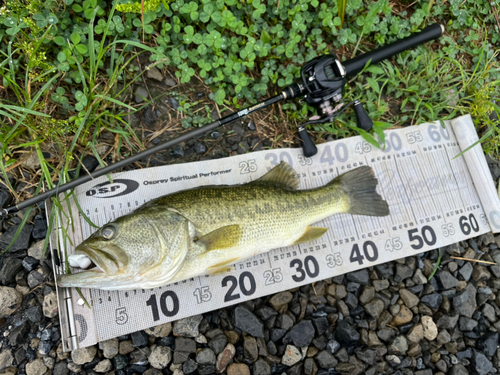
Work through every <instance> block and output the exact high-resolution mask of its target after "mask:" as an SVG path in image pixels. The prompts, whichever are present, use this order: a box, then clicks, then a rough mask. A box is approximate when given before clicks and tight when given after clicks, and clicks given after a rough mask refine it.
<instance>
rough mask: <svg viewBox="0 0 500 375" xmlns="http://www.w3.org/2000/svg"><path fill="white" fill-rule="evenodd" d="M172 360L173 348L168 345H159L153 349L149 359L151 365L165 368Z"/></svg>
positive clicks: (161, 368) (159, 368) (160, 368)
mask: <svg viewBox="0 0 500 375" xmlns="http://www.w3.org/2000/svg"><path fill="white" fill-rule="evenodd" d="M171 360H172V350H171V349H170V348H169V347H168V346H161V345H157V346H155V347H154V348H153V350H151V354H150V355H149V356H148V361H149V364H150V365H151V366H153V367H154V368H156V369H158V370H163V369H164V368H166V367H167V365H168V364H169V363H170V361H171Z"/></svg>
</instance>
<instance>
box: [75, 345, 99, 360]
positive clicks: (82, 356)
mask: <svg viewBox="0 0 500 375" xmlns="http://www.w3.org/2000/svg"><path fill="white" fill-rule="evenodd" d="M96 353H97V348H96V347H95V346H94V345H92V346H89V347H86V348H80V349H75V350H73V351H72V352H71V359H72V360H73V363H75V364H76V365H84V364H85V363H89V362H92V360H93V359H94V357H95V355H96Z"/></svg>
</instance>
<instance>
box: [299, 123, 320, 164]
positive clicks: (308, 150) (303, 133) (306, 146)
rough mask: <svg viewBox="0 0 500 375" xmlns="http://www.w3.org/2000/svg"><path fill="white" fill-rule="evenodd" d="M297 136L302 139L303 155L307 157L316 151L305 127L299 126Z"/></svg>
mask: <svg viewBox="0 0 500 375" xmlns="http://www.w3.org/2000/svg"><path fill="white" fill-rule="evenodd" d="M299 138H300V140H301V141H302V150H304V156H305V157H307V158H309V157H311V156H314V155H316V154H317V153H318V148H317V147H316V145H315V144H314V142H313V141H312V139H311V137H310V136H309V133H308V132H307V130H306V128H305V127H299Z"/></svg>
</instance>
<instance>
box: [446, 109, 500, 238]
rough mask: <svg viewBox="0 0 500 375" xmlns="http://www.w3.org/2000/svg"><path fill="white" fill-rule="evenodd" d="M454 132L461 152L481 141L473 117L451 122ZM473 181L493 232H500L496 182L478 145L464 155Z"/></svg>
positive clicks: (499, 211)
mask: <svg viewBox="0 0 500 375" xmlns="http://www.w3.org/2000/svg"><path fill="white" fill-rule="evenodd" d="M451 126H452V127H453V132H454V133H455V136H456V137H457V141H458V143H459V144H460V149H461V150H466V149H467V148H468V147H469V146H471V145H473V144H474V143H475V142H477V141H478V140H479V137H478V135H477V132H476V128H475V126H474V123H473V122H472V117H471V116H470V115H465V116H461V117H458V118H456V119H454V120H452V121H451ZM463 157H464V159H465V162H466V163H467V167H468V168H469V172H470V174H471V176H472V181H474V185H475V186H476V189H477V192H478V195H479V199H481V203H482V205H483V210H484V211H485V213H486V216H487V218H488V221H489V224H490V228H491V231H492V232H493V233H499V232H500V199H499V197H498V192H497V189H496V188H495V182H494V181H493V178H492V177H491V172H490V169H489V167H488V163H487V162H486V157H485V155H484V151H483V149H482V147H481V144H479V143H478V144H477V145H475V146H474V147H472V148H471V149H470V150H468V151H466V152H465V153H464V154H463Z"/></svg>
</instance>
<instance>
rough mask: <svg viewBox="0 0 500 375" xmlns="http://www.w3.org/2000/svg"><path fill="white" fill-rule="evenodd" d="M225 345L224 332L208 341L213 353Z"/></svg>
mask: <svg viewBox="0 0 500 375" xmlns="http://www.w3.org/2000/svg"><path fill="white" fill-rule="evenodd" d="M226 345H227V337H226V335H224V334H220V335H217V336H215V337H214V338H213V339H211V340H210V341H209V342H208V346H209V347H210V348H211V349H212V350H213V351H214V353H215V354H219V353H220V352H222V351H223V350H224V348H225V347H226Z"/></svg>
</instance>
